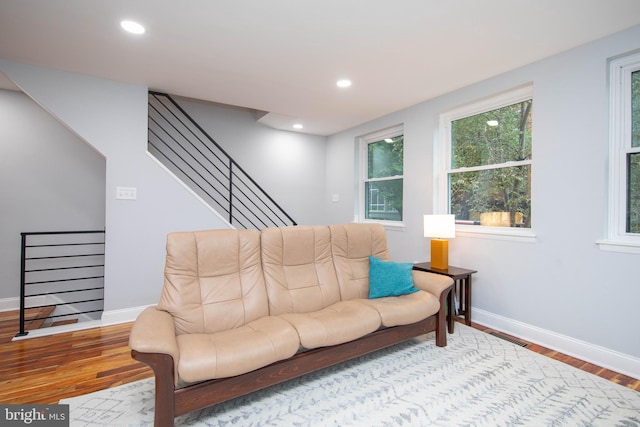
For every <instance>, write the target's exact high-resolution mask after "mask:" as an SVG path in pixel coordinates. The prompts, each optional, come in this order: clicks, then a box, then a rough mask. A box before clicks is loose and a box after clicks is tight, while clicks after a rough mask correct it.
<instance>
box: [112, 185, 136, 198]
mask: <svg viewBox="0 0 640 427" xmlns="http://www.w3.org/2000/svg"><path fill="white" fill-rule="evenodd" d="M136 192H137V189H136V187H116V199H118V200H136V197H137V194H136Z"/></svg>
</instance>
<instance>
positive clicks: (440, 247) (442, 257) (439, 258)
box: [431, 239, 449, 270]
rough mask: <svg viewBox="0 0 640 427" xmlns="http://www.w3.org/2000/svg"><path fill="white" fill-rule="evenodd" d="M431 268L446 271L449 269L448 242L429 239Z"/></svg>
mask: <svg viewBox="0 0 640 427" xmlns="http://www.w3.org/2000/svg"><path fill="white" fill-rule="evenodd" d="M431 268H437V269H440V270H447V269H448V268H449V241H448V240H447V239H431Z"/></svg>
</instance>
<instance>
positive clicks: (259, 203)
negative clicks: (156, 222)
mask: <svg viewBox="0 0 640 427" xmlns="http://www.w3.org/2000/svg"><path fill="white" fill-rule="evenodd" d="M148 151H149V153H150V154H151V155H153V156H154V157H155V158H156V159H157V160H158V161H159V162H160V163H162V164H163V165H164V166H165V167H166V168H167V169H168V170H169V171H170V172H171V173H172V174H173V175H174V176H175V177H177V178H178V179H179V180H181V181H182V182H183V183H185V184H186V185H187V186H188V187H189V188H190V189H191V190H192V191H193V192H194V193H196V194H197V195H198V196H199V197H200V198H201V199H202V200H204V201H205V202H206V203H207V204H209V206H211V207H212V208H213V209H215V210H216V211H217V212H218V213H219V214H220V215H222V216H223V217H224V218H225V219H227V221H228V222H229V224H231V225H232V226H234V227H236V228H251V229H256V230H261V229H263V228H266V227H281V226H287V225H296V222H295V221H294V220H293V219H292V218H291V217H290V216H289V215H288V214H287V213H286V212H285V211H284V210H283V209H282V208H281V207H280V206H279V205H278V204H277V203H276V202H275V201H274V200H273V199H272V198H271V197H270V196H269V195H268V194H267V193H266V192H265V191H264V190H263V189H262V188H261V187H260V186H259V185H258V184H257V183H256V182H255V181H254V180H253V179H252V178H251V177H250V176H249V175H248V174H247V173H246V172H245V171H244V170H243V169H242V168H241V167H240V165H239V164H238V163H237V162H236V161H235V160H233V159H232V158H231V157H230V156H229V155H228V154H227V152H226V151H225V150H224V149H223V148H222V147H221V146H220V145H219V144H218V143H217V142H216V141H214V140H213V138H212V137H211V136H210V135H209V134H208V133H207V132H206V131H205V130H204V129H203V128H202V127H201V126H200V125H199V124H198V123H196V122H195V121H194V120H193V119H192V118H191V117H190V116H189V115H188V114H187V113H186V111H184V109H182V107H180V105H178V103H177V102H176V101H175V100H174V99H173V98H171V97H170V96H169V95H167V94H163V93H158V92H149V136H148Z"/></svg>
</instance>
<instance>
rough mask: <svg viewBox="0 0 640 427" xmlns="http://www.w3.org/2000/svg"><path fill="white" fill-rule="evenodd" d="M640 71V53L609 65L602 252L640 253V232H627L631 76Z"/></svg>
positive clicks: (635, 150) (639, 150)
mask: <svg viewBox="0 0 640 427" xmlns="http://www.w3.org/2000/svg"><path fill="white" fill-rule="evenodd" d="M635 71H640V52H635V53H633V54H629V55H625V56H622V57H618V58H615V59H612V60H611V61H610V62H609V194H608V205H607V223H606V231H605V235H606V238H605V239H602V240H598V241H597V242H596V243H598V245H599V247H600V249H601V250H605V251H613V252H625V253H636V254H640V233H627V231H626V225H627V191H628V186H627V184H628V182H627V157H628V155H629V154H631V153H640V147H632V146H631V141H632V138H631V125H632V123H631V121H632V118H631V74H632V73H633V72H635Z"/></svg>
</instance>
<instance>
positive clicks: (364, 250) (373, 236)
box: [329, 224, 390, 301]
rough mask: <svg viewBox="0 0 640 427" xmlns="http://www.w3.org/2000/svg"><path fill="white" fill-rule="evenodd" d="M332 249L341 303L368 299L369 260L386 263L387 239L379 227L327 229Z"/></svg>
mask: <svg viewBox="0 0 640 427" xmlns="http://www.w3.org/2000/svg"><path fill="white" fill-rule="evenodd" d="M329 229H330V231H331V249H332V253H333V261H334V263H335V268H336V273H337V276H338V283H339V286H340V294H341V297H342V300H343V301H346V300H351V299H356V298H368V297H369V257H370V256H373V257H376V258H379V259H382V260H384V261H389V260H390V257H389V251H388V249H387V236H386V233H385V231H384V227H383V226H382V225H380V224H340V225H331V226H329Z"/></svg>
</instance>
